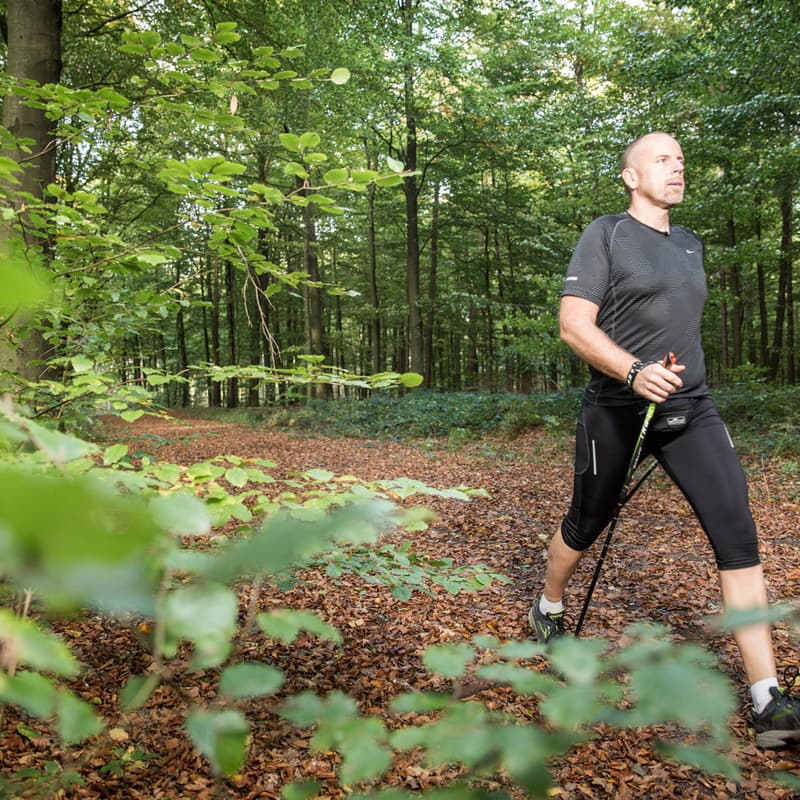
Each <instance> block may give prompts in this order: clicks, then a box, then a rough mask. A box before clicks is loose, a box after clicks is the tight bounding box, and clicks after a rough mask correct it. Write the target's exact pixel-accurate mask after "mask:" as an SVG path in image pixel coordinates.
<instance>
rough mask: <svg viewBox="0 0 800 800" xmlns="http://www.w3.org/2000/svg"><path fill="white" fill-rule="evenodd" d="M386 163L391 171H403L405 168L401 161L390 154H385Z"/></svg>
mask: <svg viewBox="0 0 800 800" xmlns="http://www.w3.org/2000/svg"><path fill="white" fill-rule="evenodd" d="M386 163H387V165H388V166H389V169H390V170H391V171H392V172H403V171H404V170H405V168H406V167H405V164H403V162H402V161H398V160H397V159H396V158H392V157H391V156H386Z"/></svg>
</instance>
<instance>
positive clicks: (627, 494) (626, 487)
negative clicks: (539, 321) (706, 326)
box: [575, 353, 675, 637]
mask: <svg viewBox="0 0 800 800" xmlns="http://www.w3.org/2000/svg"><path fill="white" fill-rule="evenodd" d="M670 362H672V363H675V356H674V355H673V354H672V353H670V354H669V355H668V356H667V357H666V358H665V359H664V362H663V366H665V367H666V366H669V364H670ZM655 412H656V404H655V402H651V403H649V404H648V406H647V410H646V411H645V414H644V421H643V422H642V427H641V430H640V431H639V437H638V438H637V439H636V446H635V447H634V448H633V455H632V456H631V460H630V463H629V465H628V471H627V473H626V474H625V480H624V482H623V484H622V490H621V491H620V493H619V500H617V507H616V509H615V510H614V516H613V517H612V518H611V522H610V523H609V525H608V532H607V533H606V538H605V540H604V542H603V548H602V550H601V551H600V557H599V558H598V559H597V565H596V566H595V568H594V575H592V581H591V583H590V584H589V589H588V590H587V592H586V599H585V600H584V601H583V608H582V609H581V615H580V616H579V617H578V624H577V625H576V626H575V636H576V637H577V636H578V635H580V632H581V628H582V627H583V620H584V619H585V618H586V612H587V611H588V610H589V603H591V601H592V595H593V594H594V588H595V586H597V581H598V579H599V578H600V572H601V570H602V569H603V563H604V562H605V560H606V553H608V548H609V545H610V544H611V537H612V536H613V535H614V529H615V528H616V527H617V520H619V514H620V511H622V507H623V506H624V505H625V503H627V502H628V500H630V499H631V497H633V495H634V494H635V493H636V490H637V489H638V488H639V487H640V486H641V485H642V483H643V481H644V479H645V478H646V477H647V476H648V475H649V474H650V473H651V472H652V470H653V468H652V467H651V468H650V469H648V470H647V472H646V473H645V474H644V476H643V477H642V479H641V480H640V481H639V482H638V483H637V484H636V486H634V487H633V489H632V490H631V489H630V486H631V482H632V481H633V474H634V473H635V472H636V467H638V466H639V460H640V459H641V457H642V450H643V449H644V441H645V439H646V438H647V431H648V430H649V428H650V422H651V421H652V419H653V414H655Z"/></svg>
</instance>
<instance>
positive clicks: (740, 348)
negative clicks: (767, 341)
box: [728, 217, 744, 367]
mask: <svg viewBox="0 0 800 800" xmlns="http://www.w3.org/2000/svg"><path fill="white" fill-rule="evenodd" d="M728 246H729V247H730V248H731V249H733V248H734V247H736V222H735V221H734V219H733V217H729V218H728ZM730 279H731V283H730V296H731V316H730V321H731V339H732V344H733V362H732V363H731V364H730V366H733V367H740V366H741V365H742V363H743V362H744V337H743V335H744V301H743V298H742V269H741V266H740V265H739V263H738V262H737V261H734V262H733V263H732V264H731V267H730Z"/></svg>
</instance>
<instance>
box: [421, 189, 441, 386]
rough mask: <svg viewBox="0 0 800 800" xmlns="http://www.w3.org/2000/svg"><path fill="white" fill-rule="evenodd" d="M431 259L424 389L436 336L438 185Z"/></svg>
mask: <svg viewBox="0 0 800 800" xmlns="http://www.w3.org/2000/svg"><path fill="white" fill-rule="evenodd" d="M430 246H431V257H430V263H429V271H428V308H427V313H426V315H425V327H424V329H423V337H424V341H425V372H424V382H423V385H424V386H425V388H427V389H430V388H431V387H432V386H433V367H434V357H435V352H436V350H435V348H434V338H435V336H436V278H437V275H438V272H439V184H438V183H436V185H435V187H434V190H433V210H432V212H431V245H430Z"/></svg>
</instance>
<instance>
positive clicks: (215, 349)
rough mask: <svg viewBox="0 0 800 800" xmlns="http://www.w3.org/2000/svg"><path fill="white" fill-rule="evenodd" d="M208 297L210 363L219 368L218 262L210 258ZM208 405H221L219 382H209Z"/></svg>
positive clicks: (213, 257)
mask: <svg viewBox="0 0 800 800" xmlns="http://www.w3.org/2000/svg"><path fill="white" fill-rule="evenodd" d="M208 284H209V285H208V295H209V297H210V298H211V308H210V314H211V320H210V322H211V324H210V328H211V363H212V364H215V365H216V366H220V363H219V362H220V342H219V306H220V297H219V260H218V259H217V257H216V256H212V262H211V271H210V272H209V274H208ZM208 404H209V406H213V407H215V408H216V407H217V406H221V405H222V384H221V383H220V382H219V381H214V380H212V381H209V385H208Z"/></svg>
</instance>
